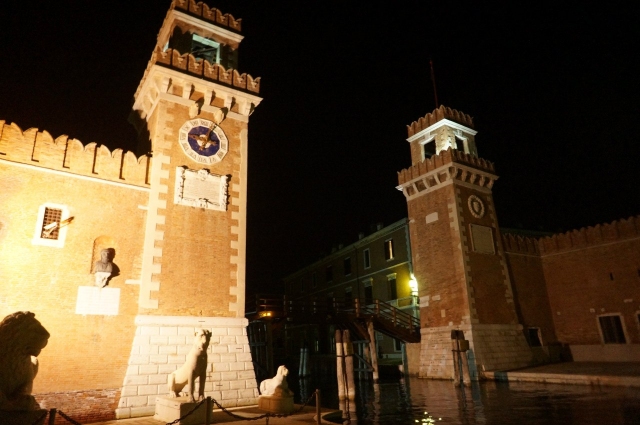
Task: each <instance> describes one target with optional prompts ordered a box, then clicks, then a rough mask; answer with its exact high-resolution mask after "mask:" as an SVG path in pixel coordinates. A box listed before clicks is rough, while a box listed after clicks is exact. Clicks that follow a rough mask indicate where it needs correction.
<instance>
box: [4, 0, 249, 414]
mask: <svg viewBox="0 0 640 425" xmlns="http://www.w3.org/2000/svg"><path fill="white" fill-rule="evenodd" d="M242 38H243V37H242V35H241V21H240V20H236V19H234V17H233V16H231V15H228V14H223V13H221V12H220V11H219V10H217V9H213V8H209V7H207V5H204V4H202V3H197V4H196V3H195V2H191V1H186V0H175V1H174V2H173V3H172V5H171V7H170V9H169V11H168V13H167V16H166V18H165V21H164V23H163V25H162V28H161V29H160V32H159V35H158V41H157V46H156V47H155V49H154V51H153V54H152V57H151V60H150V61H149V64H148V66H147V69H146V70H145V72H144V76H143V78H142V80H141V82H140V85H139V87H138V90H137V91H136V93H135V96H134V106H133V114H132V122H133V123H134V125H135V126H136V128H137V130H138V133H139V135H140V137H139V140H140V147H141V152H150V154H149V155H143V156H139V157H136V156H135V155H134V154H132V153H131V152H123V151H121V150H119V149H117V150H114V151H113V152H112V151H110V150H109V149H108V148H106V147H105V146H99V145H96V144H95V143H90V144H88V145H86V146H85V145H83V144H82V143H81V142H79V141H78V140H75V139H69V138H68V137H66V136H60V137H58V138H55V139H54V138H53V137H52V136H51V135H50V134H49V133H47V132H46V131H42V132H39V131H38V130H37V129H28V130H26V131H22V130H21V129H20V128H19V127H18V126H17V125H16V124H8V123H6V122H4V121H0V181H1V182H2V187H3V190H2V191H0V264H2V267H1V268H0V281H1V282H2V286H0V315H2V316H3V317H4V316H6V315H8V314H10V313H13V312H15V311H19V310H29V311H33V312H35V313H36V316H37V318H38V319H39V320H40V321H41V322H42V324H43V325H44V326H45V327H46V328H47V329H48V330H49V332H50V333H51V338H50V340H49V345H48V346H47V347H46V349H45V350H43V352H42V354H41V355H40V357H39V358H40V364H41V367H40V372H39V375H38V378H37V379H36V381H35V388H34V395H35V397H36V399H37V400H38V401H39V402H40V403H41V404H42V405H43V407H56V408H58V409H60V410H63V411H64V412H65V413H67V414H70V415H71V416H72V417H74V418H75V419H77V420H81V421H83V422H90V421H93V420H101V419H109V418H114V417H118V418H127V417H135V416H146V415H150V414H153V412H154V404H155V397H156V396H157V395H165V394H166V393H167V392H168V390H167V387H166V381H167V375H168V374H169V373H170V372H172V371H174V370H175V369H176V368H177V367H178V366H179V365H180V364H181V363H183V362H184V358H185V354H186V353H187V352H188V351H189V349H190V346H191V342H192V336H193V333H194V331H195V330H196V329H199V328H206V329H209V330H211V331H212V333H213V337H212V340H211V346H210V349H209V350H210V353H209V363H210V367H209V370H208V377H207V395H211V396H213V397H214V398H215V399H216V400H219V401H220V402H221V403H222V404H223V405H226V406H241V405H250V404H255V403H256V397H257V395H258V394H257V387H256V381H255V374H254V371H253V365H252V362H251V356H250V350H249V346H248V340H247V336H246V330H245V329H246V325H247V321H246V319H245V318H244V304H245V302H244V294H245V252H246V249H245V246H246V197H247V189H246V188H247V172H248V170H247V150H248V137H247V130H248V121H249V115H250V114H251V113H252V112H253V110H254V108H255V107H256V106H257V105H258V104H259V103H260V101H261V98H260V97H259V96H258V92H259V86H260V84H259V82H260V81H259V79H253V78H252V77H251V76H250V75H247V74H240V73H238V71H236V70H235V69H234V68H235V64H236V63H237V49H238V46H239V44H240V42H241V41H242ZM105 252H106V253H107V254H104V253H105ZM105 270H106V271H105ZM99 272H102V273H103V274H102V275H101V274H100V273H99ZM104 273H106V274H104ZM101 276H102V278H101ZM101 279H102V280H101Z"/></svg>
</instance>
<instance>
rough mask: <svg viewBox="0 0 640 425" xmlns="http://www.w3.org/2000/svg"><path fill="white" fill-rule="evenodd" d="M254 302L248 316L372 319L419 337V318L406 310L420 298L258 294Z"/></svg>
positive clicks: (403, 335) (393, 332) (399, 334)
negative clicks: (303, 296) (288, 296)
mask: <svg viewBox="0 0 640 425" xmlns="http://www.w3.org/2000/svg"><path fill="white" fill-rule="evenodd" d="M254 301H255V304H251V305H248V306H247V315H251V316H254V317H256V318H259V317H287V318H292V320H295V319H297V320H303V321H313V320H319V319H320V320H323V321H326V320H327V318H329V317H330V318H331V320H333V321H336V322H337V321H340V320H352V319H354V318H356V319H365V320H372V321H374V324H376V325H378V326H376V330H378V331H380V332H382V333H385V334H388V335H389V336H392V337H394V338H398V339H402V340H404V341H407V342H417V341H419V340H420V319H419V318H417V317H415V316H414V315H413V314H410V313H407V312H406V311H403V309H407V307H417V305H418V301H417V297H415V296H411V297H404V298H399V299H397V300H392V301H390V302H385V301H380V300H378V299H362V298H334V297H329V298H317V297H309V298H304V299H295V300H289V299H287V298H286V296H273V295H271V296H269V295H257V296H256V297H255V300H254Z"/></svg>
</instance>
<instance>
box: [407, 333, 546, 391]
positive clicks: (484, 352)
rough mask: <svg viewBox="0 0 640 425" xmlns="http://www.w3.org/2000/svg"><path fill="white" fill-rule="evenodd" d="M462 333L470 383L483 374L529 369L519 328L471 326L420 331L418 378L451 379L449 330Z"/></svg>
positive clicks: (530, 356)
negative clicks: (526, 367)
mask: <svg viewBox="0 0 640 425" xmlns="http://www.w3.org/2000/svg"><path fill="white" fill-rule="evenodd" d="M453 329H460V330H462V331H464V337H465V339H467V340H469V343H470V349H469V351H467V352H466V353H465V355H466V357H467V359H468V362H469V369H470V370H469V372H470V375H471V379H472V380H478V379H479V378H481V377H482V373H483V372H484V371H495V370H510V369H517V368H521V367H525V366H530V365H531V363H532V361H533V353H532V351H531V348H530V347H529V345H528V344H527V341H526V340H525V338H524V334H523V332H522V325H493V324H473V325H461V326H456V327H453V326H444V327H438V328H436V327H433V328H423V329H421V330H420V332H421V334H422V341H421V352H420V377H421V378H435V379H453V378H454V376H455V373H454V367H453V354H452V352H451V331H452V330H453Z"/></svg>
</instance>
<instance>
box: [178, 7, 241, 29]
mask: <svg viewBox="0 0 640 425" xmlns="http://www.w3.org/2000/svg"><path fill="white" fill-rule="evenodd" d="M171 7H172V8H173V9H176V10H181V11H183V12H186V13H188V14H189V15H195V16H197V17H199V18H202V19H203V20H205V21H207V22H210V23H212V24H214V25H219V26H222V27H225V28H226V29H229V30H231V31H234V32H238V33H239V32H240V31H241V30H242V19H235V18H234V17H233V16H232V15H230V14H229V13H225V14H223V13H222V12H221V11H220V10H218V9H216V8H214V7H209V6H207V5H206V4H205V3H203V2H201V1H199V2H197V3H196V2H195V0H173V2H172V4H171Z"/></svg>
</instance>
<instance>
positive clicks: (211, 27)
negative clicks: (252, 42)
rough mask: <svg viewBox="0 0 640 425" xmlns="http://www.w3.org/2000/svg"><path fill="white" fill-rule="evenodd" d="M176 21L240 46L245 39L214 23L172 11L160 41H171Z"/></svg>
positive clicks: (159, 37)
mask: <svg viewBox="0 0 640 425" xmlns="http://www.w3.org/2000/svg"><path fill="white" fill-rule="evenodd" d="M176 20H180V21H182V22H184V23H187V24H189V25H190V26H193V27H195V28H198V29H200V30H203V31H206V32H211V33H214V34H216V35H219V36H221V37H224V38H226V39H228V40H230V41H233V42H236V43H238V44H239V43H240V42H241V41H242V40H243V39H244V36H242V35H240V34H238V33H235V32H232V31H229V30H226V29H224V28H222V27H220V26H218V25H216V24H214V23H208V22H207V21H203V20H202V19H200V18H196V17H193V16H191V15H187V14H186V13H184V12H182V11H180V10H177V9H172V10H171V11H170V12H169V14H168V15H167V18H166V21H165V22H164V23H163V24H162V30H161V31H160V34H158V40H169V30H171V29H173V27H174V25H173V22H174V21H176ZM195 33H196V34H197V32H195ZM198 35H200V34H198Z"/></svg>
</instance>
